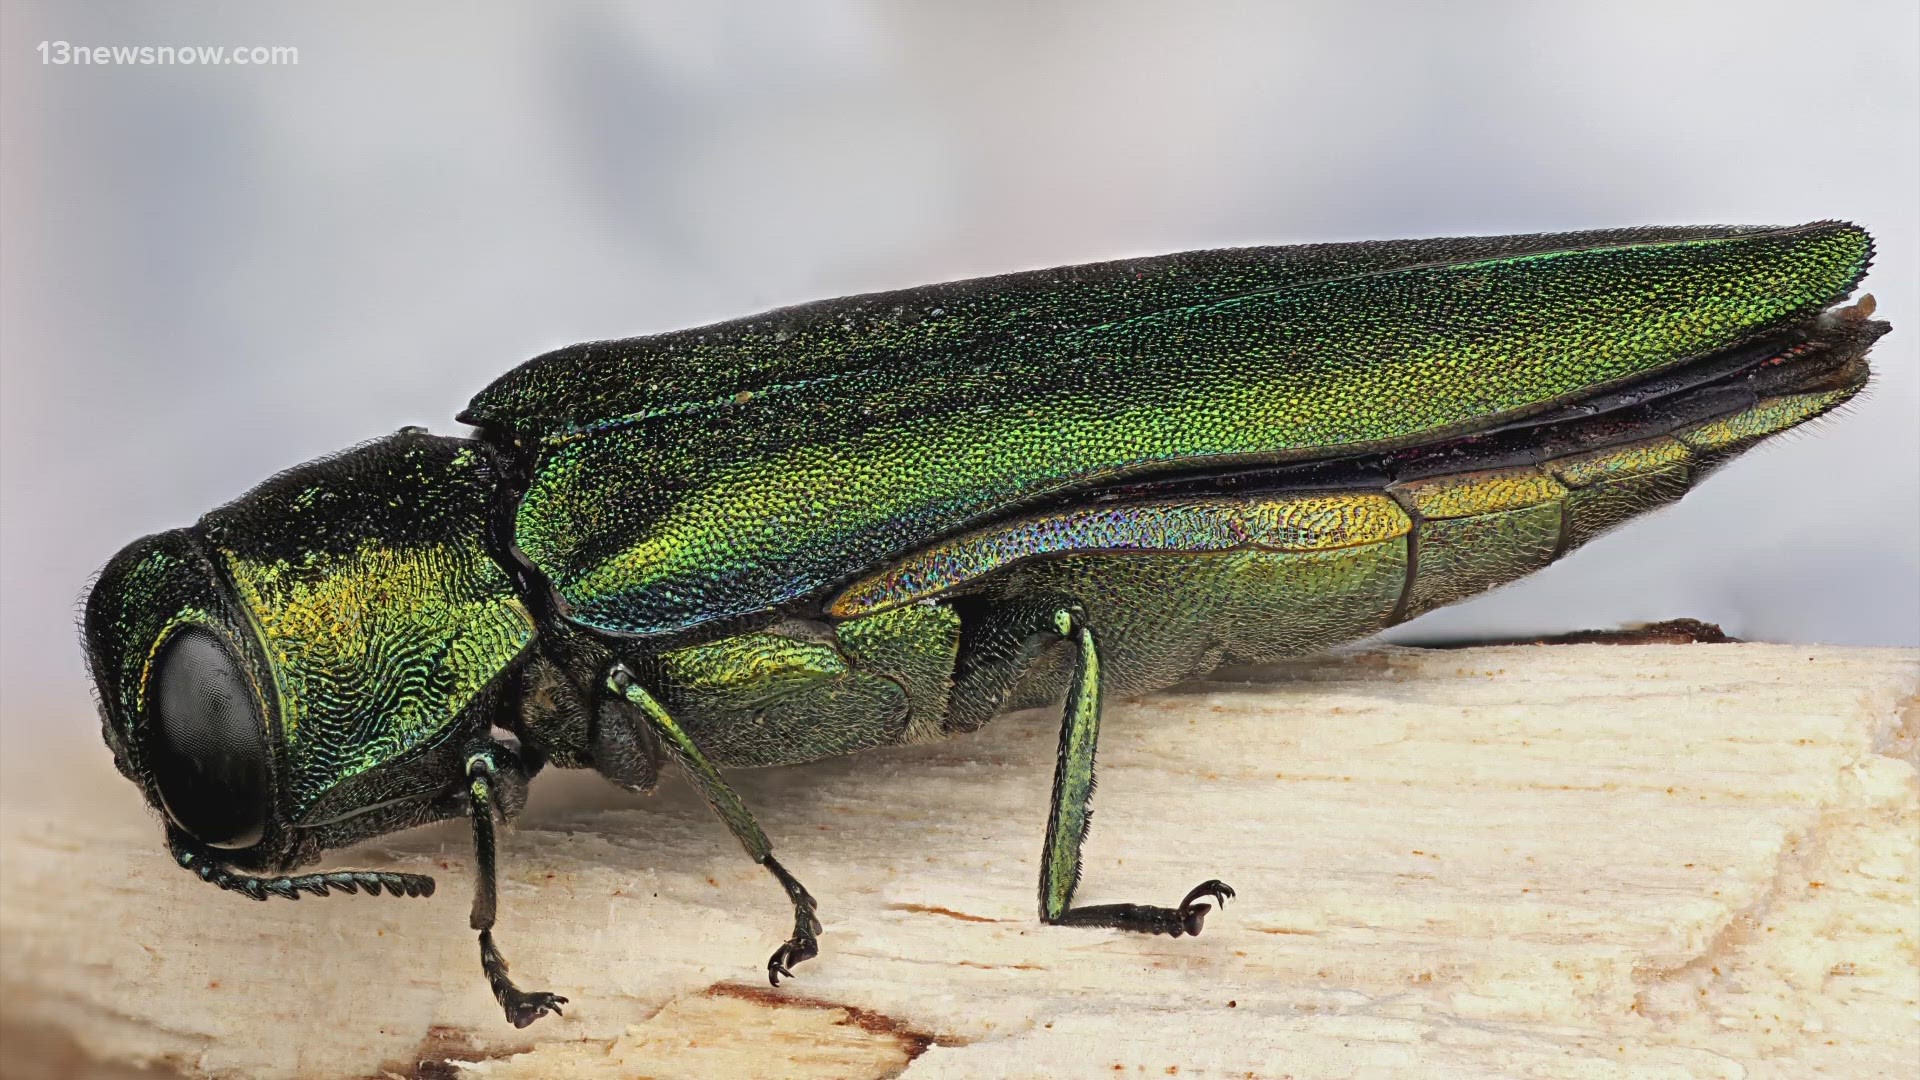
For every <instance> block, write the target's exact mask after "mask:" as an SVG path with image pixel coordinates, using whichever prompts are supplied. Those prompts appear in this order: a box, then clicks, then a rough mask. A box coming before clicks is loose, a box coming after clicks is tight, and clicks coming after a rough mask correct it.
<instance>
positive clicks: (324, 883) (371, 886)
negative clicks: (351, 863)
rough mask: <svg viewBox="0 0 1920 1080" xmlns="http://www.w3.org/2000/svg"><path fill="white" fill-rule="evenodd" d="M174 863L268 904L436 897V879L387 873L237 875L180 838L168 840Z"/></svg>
mask: <svg viewBox="0 0 1920 1080" xmlns="http://www.w3.org/2000/svg"><path fill="white" fill-rule="evenodd" d="M167 847H168V848H169V849H170V850H172V852H173V861H174V862H177V863H179V864H180V866H181V867H182V868H183V869H186V870H189V871H191V872H192V873H194V874H197V875H199V877H200V880H201V881H204V882H207V883H209V884H212V885H218V886H220V887H221V888H223V889H225V890H227V891H228V892H237V893H240V894H242V895H245V896H251V897H252V898H254V899H255V900H265V899H266V898H267V897H269V896H284V897H286V898H287V899H289V900H298V899H300V894H301V893H303V892H306V893H312V894H313V895H315V896H326V895H327V894H328V892H329V890H333V891H338V892H343V893H348V894H352V893H358V892H361V891H362V890H364V891H365V892H366V893H367V894H368V895H370V896H379V895H380V892H381V890H383V889H384V890H385V891H387V892H389V893H392V894H393V895H394V896H432V895H433V879H432V878H430V877H428V876H427V875H425V874H396V873H392V872H390V871H386V870H332V871H328V872H327V873H324V874H300V875H298V876H295V877H271V878H269V877H255V876H254V875H252V874H240V873H235V872H234V871H232V870H229V869H227V868H226V867H225V866H223V865H221V864H220V862H219V860H218V859H216V858H215V857H214V856H213V855H212V854H211V853H209V852H207V851H205V850H204V849H202V848H201V847H200V846H199V845H197V844H194V843H192V842H189V841H187V840H185V839H183V838H181V837H178V836H169V837H168V838H167Z"/></svg>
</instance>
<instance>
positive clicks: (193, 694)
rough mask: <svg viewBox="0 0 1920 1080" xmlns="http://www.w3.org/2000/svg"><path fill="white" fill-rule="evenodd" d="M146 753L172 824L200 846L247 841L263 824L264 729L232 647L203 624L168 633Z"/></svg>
mask: <svg viewBox="0 0 1920 1080" xmlns="http://www.w3.org/2000/svg"><path fill="white" fill-rule="evenodd" d="M148 701H149V702H150V708H151V710H152V713H151V715H152V727H151V729H150V732H149V734H148V737H147V759H148V762H149V764H150V765H151V766H152V771H153V778H154V782H155V783H156V784H157V785H158V786H159V788H160V801H161V802H162V803H163V804H165V806H166V809H167V816H168V817H170V818H172V819H173V823H174V824H175V825H178V826H180V827H181V828H182V829H185V830H186V831H187V832H188V833H190V834H192V836H193V838H194V839H196V840H198V841H200V842H201V843H203V844H212V845H215V846H217V847H226V848H244V847H251V846H252V845H253V844H255V843H257V842H258V841H259V840H260V837H261V835H262V834H263V833H264V832H266V827H267V803H268V800H269V797H270V795H271V792H270V791H269V790H268V788H269V784H270V783H271V778H272V773H271V771H270V770H269V768H268V762H267V754H268V750H267V731H266V726H265V724H263V723H262V722H261V720H260V716H259V712H258V710H257V709H256V708H255V706H254V700H253V691H252V690H251V689H250V688H249V687H248V685H247V680H246V677H245V676H243V675H242V674H241V673H240V666H239V664H238V662H237V661H236V660H235V659H234V656H233V654H232V653H230V652H228V651H227V649H226V647H225V646H223V645H222V644H221V643H220V640H219V639H218V638H216V637H214V635H213V634H211V633H209V632H208V631H206V630H201V629H198V628H193V627H189V628H186V629H182V630H180V631H178V632H176V633H175V634H173V635H172V636H171V637H169V638H168V639H167V643H166V645H165V646H163V647H162V648H161V650H160V657H159V659H158V660H157V661H156V662H155V666H154V673H153V683H152V685H151V687H150V688H149V697H148Z"/></svg>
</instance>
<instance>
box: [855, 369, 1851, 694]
mask: <svg viewBox="0 0 1920 1080" xmlns="http://www.w3.org/2000/svg"><path fill="white" fill-rule="evenodd" d="M1850 394H1851V391H1850V390H1849V391H1833V392H1822V393H1808V394H1799V395H1792V396H1788V397H1778V398H1771V399H1768V400H1765V401H1762V402H1760V403H1759V404H1758V405H1756V406H1754V407H1752V408H1750V409H1747V410H1743V411H1741V412H1739V413H1737V414H1734V415H1731V416H1725V417H1721V418H1718V419H1715V420H1711V421H1707V422H1704V423H1697V424H1693V425H1690V426H1687V427H1684V428H1681V429H1679V430H1675V431H1672V432H1670V433H1668V434H1664V435H1659V436H1655V437H1651V438H1644V439H1640V440H1638V441H1634V442H1628V443H1622V444H1619V445H1615V446H1612V447H1608V448H1605V449H1602V450H1596V451H1591V452H1587V453H1581V454H1573V455H1568V456H1563V457H1557V458H1550V459H1548V460H1545V461H1541V462H1540V463H1538V464H1536V465H1528V466H1522V467H1511V468H1498V469H1485V470H1477V471H1472V472H1460V473H1448V474H1441V475H1434V476H1426V477H1421V478H1418V479H1402V480H1399V481H1396V482H1394V483H1391V484H1388V485H1386V486H1385V487H1375V488H1371V489H1365V490H1352V491H1332V492H1329V491H1320V492H1310V493H1306V492H1285V493H1267V494H1248V495H1240V496H1231V495H1220V496H1208V497H1196V498H1189V499H1182V500H1173V501H1158V502H1152V501H1147V502H1137V503H1125V502H1116V503H1107V504H1099V503H1094V504H1089V505H1082V506H1077V507H1072V508H1068V509H1064V510H1059V511H1053V512H1049V513H1045V514H1039V515H1035V516H1032V517H1027V518H1022V519H1015V520H1011V521H1008V522H1004V523H1002V524H999V525H996V526H992V527H989V528H986V529H981V530H977V531H975V532H972V533H967V534H964V535H961V536H957V537H954V538H952V539H950V540H948V541H946V542H944V543H942V544H940V545H936V546H934V547H932V548H928V549H925V550H923V551H920V552H917V553H915V554H914V555H912V556H909V557H908V558H906V559H904V560H901V561H900V562H898V563H896V564H894V565H893V566H891V567H889V568H887V569H886V570H883V571H881V572H879V573H876V574H873V575H871V576H869V577H867V578H864V579H861V580H858V581H856V582H854V583H853V584H852V585H850V586H848V587H847V588H846V589H845V590H844V591H842V592H841V593H840V594H839V595H838V596H837V597H835V598H834V599H833V601H832V602H831V603H830V604H829V605H828V609H827V613H828V615H829V617H830V618H835V619H848V618H859V617H861V616H869V615H872V614H874V613H878V612H883V611H887V610H891V609H893V608H896V607H899V606H902V605H907V604H913V603H915V602H923V601H928V600H937V599H938V598H943V597H946V596H950V595H964V594H975V595H978V594H985V595H986V596H989V597H992V596H1000V597H1009V596H1018V595H1027V594H1034V593H1046V594H1051V595H1058V596H1062V597H1067V598H1072V599H1074V600H1077V601H1079V602H1080V603H1081V604H1083V605H1084V606H1085V607H1086V609H1087V613H1088V617H1089V623H1090V625H1091V626H1092V627H1093V628H1094V632H1095V635H1096V637H1097V639H1098V641H1099V643H1100V646H1101V651H1102V656H1103V668H1104V671H1105V676H1104V677H1105V680H1106V685H1107V687H1108V688H1109V690H1111V691H1113V692H1119V693H1129V692H1139V691H1143V690H1148V689H1154V688H1157V687H1162V686H1166V685H1169V684H1171V683H1175V682H1178V681H1180V680H1182V679H1185V678H1189V677H1192V676H1194V675H1197V674H1201V673H1204V672H1206V671H1207V670H1209V669H1211V668H1213V667H1215V666H1216V665H1219V664H1221V663H1228V662H1234V663H1258V662H1262V661H1267V660H1272V659H1274V658H1277V657H1281V656H1287V655H1295V654H1302V653H1311V652H1316V651H1319V650H1321V649H1325V648H1329V647H1332V646H1335V645H1338V644H1341V643H1343V642H1348V641H1352V640H1355V639H1358V638H1362V637H1365V636H1367V635H1369V634H1372V633H1375V632H1377V631H1379V630H1382V629H1384V628H1386V627H1388V626H1391V625H1393V624H1395V623H1398V622H1402V621H1405V620H1407V619H1411V618H1414V617H1415V616H1418V615H1420V614H1422V613H1424V612H1427V611H1431V610H1433V609H1434V608H1437V607H1440V606H1442V605H1444V604H1450V603H1453V602H1455V601H1457V600H1462V599H1465V598H1467V597H1470V596H1473V595H1475V594H1477V593H1480V592H1484V591H1486V590H1488V589H1492V588H1495V587H1498V586H1500V585H1504V584H1506V583H1507V582H1510V581H1513V580H1515V579H1517V578H1520V577H1523V576H1525V575H1527V574H1530V573H1532V572H1534V571H1535V570H1539V569H1541V568H1542V567H1544V566H1546V565H1547V564H1548V563H1550V562H1552V561H1554V560H1555V559H1557V558H1559V557H1560V556H1562V555H1564V554H1566V553H1567V552H1568V551H1571V550H1572V549H1574V548H1576V547H1578V546H1580V545H1581V544H1584V543H1586V542H1588V541H1589V540H1592V539H1593V538H1595V537H1597V536H1599V535H1600V534H1601V533H1603V532H1606V531H1608V530H1610V529H1612V528H1614V527H1615V526H1617V525H1620V524H1622V523H1624V522H1625V521H1627V520H1628V519H1630V518H1633V517H1635V516H1638V515H1640V514H1643V513H1646V512H1647V511H1649V510H1653V509H1656V508H1658V507H1660V506H1663V505H1665V504H1667V503H1670V502H1672V501H1674V500H1675V499H1678V498H1679V497H1680V496H1681V495H1683V494H1684V493H1685V492H1686V491H1687V489H1688V488H1689V487H1690V486H1691V485H1692V484H1693V483H1695V482H1696V481H1697V480H1698V479H1699V478H1701V477H1702V476H1704V475H1705V474H1706V472H1707V471H1708V470H1710V469H1711V468H1712V467H1714V466H1716V465H1717V464H1719V463H1720V462H1721V461H1724V460H1725V459H1727V458H1728V457H1731V456H1732V455H1734V454H1737V453H1739V452H1740V451H1742V450H1744V449H1746V448H1748V447H1749V446H1751V445H1752V444H1753V443H1755V442H1757V441H1759V440H1760V439H1762V438H1764V437H1766V436H1767V435H1769V434H1772V433H1775V432H1778V431H1781V430H1784V429H1785V428H1788V427H1792V426H1794V425H1795V424H1798V423H1801V422H1803V421H1805V420H1807V419H1810V418H1812V417H1813V416H1816V415H1818V414H1819V413H1821V412H1824V411H1826V410H1827V409H1829V408H1831V407H1833V406H1834V405H1836V404H1838V403H1839V402H1840V401H1842V400H1844V399H1845V398H1846V397H1847V396H1850ZM1066 659H1067V658H1066V657H1065V656H1064V655H1063V656H1049V657H1043V658H1042V660H1041V662H1040V664H1039V665H1038V666H1037V669H1036V671H1035V672H1034V674H1033V675H1032V676H1031V677H1030V678H1028V679H1027V680H1025V681H1024V682H1023V684H1022V689H1021V691H1020V693H1019V695H1018V700H1016V701H1015V702H1013V703H1012V704H1014V705H1016V706H1019V705H1033V704H1039V703H1042V702H1044V701H1045V700H1047V699H1049V698H1050V697H1052V696H1053V695H1054V694H1056V693H1057V692H1058V691H1059V690H1061V689H1062V688H1063V687H1064V683H1065V678H1066Z"/></svg>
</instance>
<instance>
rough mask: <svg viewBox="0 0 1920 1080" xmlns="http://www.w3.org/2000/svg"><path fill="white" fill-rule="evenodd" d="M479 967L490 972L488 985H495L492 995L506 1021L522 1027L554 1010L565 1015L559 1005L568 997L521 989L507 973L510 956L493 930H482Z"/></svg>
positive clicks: (557, 1013)
mask: <svg viewBox="0 0 1920 1080" xmlns="http://www.w3.org/2000/svg"><path fill="white" fill-rule="evenodd" d="M480 969H481V970H482V971H485V972H486V973H487V985H489V986H491V987H493V999H494V1000H495V1001H498V1002H499V1003H500V1008H501V1009H502V1010H503V1011H504V1012H505V1013H506V1014H507V1022H508V1023H510V1024H512V1025H513V1026H514V1027H517V1028H523V1027H526V1026H527V1025H528V1024H531V1023H533V1022H534V1021H535V1020H538V1019H540V1018H541V1017H543V1016H545V1015H547V1013H549V1012H551V1013H553V1014H554V1015H556V1016H562V1015H565V1014H564V1013H563V1012H562V1011H561V1008H560V1006H562V1005H565V1004H566V1003H567V999H566V998H563V997H561V996H560V995H558V994H550V993H548V992H547V991H545V990H522V989H520V988H519V987H517V986H515V985H513V980H512V979H510V978H508V977H507V958H506V957H504V956H502V955H500V949H499V947H498V946H496V945H495V944H494V943H493V931H491V930H482V931H480Z"/></svg>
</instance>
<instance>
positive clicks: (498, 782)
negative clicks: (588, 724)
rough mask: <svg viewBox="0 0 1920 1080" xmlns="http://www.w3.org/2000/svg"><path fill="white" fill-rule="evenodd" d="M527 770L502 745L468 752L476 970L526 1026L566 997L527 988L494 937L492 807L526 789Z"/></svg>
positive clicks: (495, 902)
mask: <svg viewBox="0 0 1920 1080" xmlns="http://www.w3.org/2000/svg"><path fill="white" fill-rule="evenodd" d="M526 783H527V778H526V774H525V773H524V771H522V769H521V767H520V762H519V760H518V759H517V758H515V757H514V756H513V755H512V753H511V752H510V751H508V750H507V748H506V747H503V746H499V745H497V744H489V745H487V746H485V747H482V748H480V749H477V750H475V751H473V752H472V753H470V754H468V755H467V803H468V812H469V814H470V815H471V817H472V818H473V848H474V856H475V859H474V861H475V863H476V864H477V865H476V867H475V877H476V880H475V881H474V888H473V916H472V918H471V919H470V920H469V925H470V926H472V927H473V929H475V930H478V931H479V932H480V970H482V971H484V972H486V973H487V984H488V985H489V986H491V987H493V997H494V1000H496V1001H498V1002H499V1003H500V1008H501V1009H502V1010H504V1011H505V1012H506V1015H507V1020H508V1021H509V1022H511V1023H512V1024H513V1026H514V1027H526V1026H527V1025H528V1024H531V1023H533V1022H534V1021H535V1020H538V1019H540V1018H541V1017H542V1016H545V1015H547V1013H548V1012H554V1013H558V1012H560V1006H562V1005H564V1004H566V1001H567V999H566V998H563V997H560V996H559V995H557V994H550V993H547V992H546V991H544V990H533V991H527V990H522V989H520V988H519V987H518V986H515V985H514V984H513V980H512V979H510V978H508V977H507V958H506V957H504V956H502V955H500V949H499V947H498V946H496V945H495V944H494V943H493V918H494V913H495V910H496V909H497V908H498V907H499V889H498V886H497V884H496V873H495V870H496V864H495V839H494V829H493V815H494V811H495V810H496V809H497V808H499V807H501V806H503V805H508V804H510V803H511V802H512V801H513V799H512V797H513V796H514V795H517V794H519V793H521V792H523V791H524V789H525V787H526Z"/></svg>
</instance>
